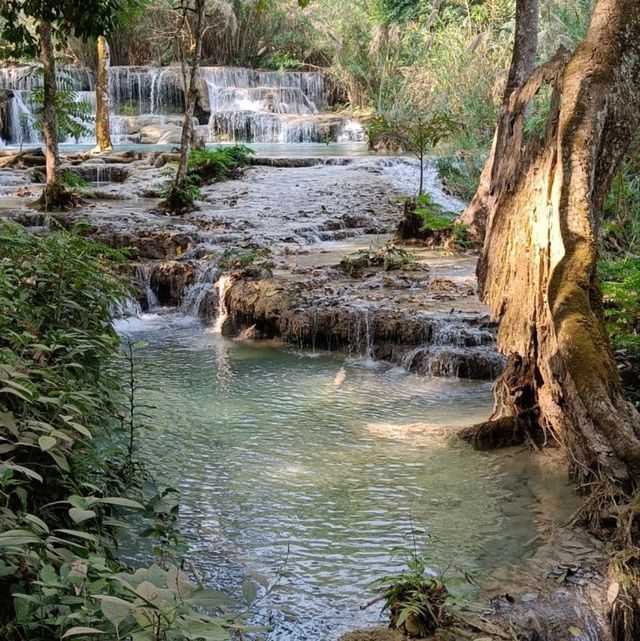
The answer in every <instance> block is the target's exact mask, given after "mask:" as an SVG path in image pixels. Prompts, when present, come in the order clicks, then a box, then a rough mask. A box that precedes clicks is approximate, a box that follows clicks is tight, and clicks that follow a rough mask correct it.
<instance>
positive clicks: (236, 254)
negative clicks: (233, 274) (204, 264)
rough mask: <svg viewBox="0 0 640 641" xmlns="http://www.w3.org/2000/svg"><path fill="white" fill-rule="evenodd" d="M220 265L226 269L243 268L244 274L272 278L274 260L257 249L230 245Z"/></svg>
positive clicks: (245, 275)
mask: <svg viewBox="0 0 640 641" xmlns="http://www.w3.org/2000/svg"><path fill="white" fill-rule="evenodd" d="M218 266H219V267H220V268H221V269H226V270H242V271H243V276H244V277H245V278H246V277H254V278H271V276H273V262H272V261H271V260H270V258H269V256H268V255H267V254H266V253H265V252H262V251H258V250H255V249H244V248H242V247H229V248H227V249H225V250H224V252H223V254H222V256H221V257H220V260H219V261H218Z"/></svg>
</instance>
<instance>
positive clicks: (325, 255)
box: [2, 152, 502, 379]
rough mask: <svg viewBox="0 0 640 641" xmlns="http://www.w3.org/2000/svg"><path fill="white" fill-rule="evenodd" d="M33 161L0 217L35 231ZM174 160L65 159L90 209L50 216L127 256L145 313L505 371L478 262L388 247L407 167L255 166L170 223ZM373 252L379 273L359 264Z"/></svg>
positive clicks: (437, 364)
mask: <svg viewBox="0 0 640 641" xmlns="http://www.w3.org/2000/svg"><path fill="white" fill-rule="evenodd" d="M37 159H38V156H37V154H26V155H25V159H24V160H23V161H15V160H14V161H13V162H12V163H11V164H10V168H7V169H5V171H3V172H2V174H3V178H2V190H3V193H4V194H5V196H4V198H3V200H4V204H5V207H4V215H5V216H9V217H12V218H15V219H16V220H19V221H21V222H23V223H25V224H35V225H38V224H42V222H43V218H42V216H41V215H40V214H39V213H37V212H35V211H33V210H31V209H30V207H29V203H30V202H31V201H32V200H33V199H34V198H35V197H36V195H37V193H38V190H39V186H38V185H37V184H35V183H34V181H36V180H38V177H39V172H40V167H39V166H38V164H37ZM172 159H173V156H172V155H171V154H167V153H163V152H155V153H143V152H126V153H112V154H108V155H103V156H100V157H92V156H88V155H86V154H84V155H83V154H76V155H68V156H66V157H65V167H64V168H65V169H67V170H70V171H72V172H74V173H75V174H77V175H78V176H79V177H81V178H82V179H84V180H86V181H89V182H90V183H91V184H92V187H91V191H92V199H91V200H88V201H87V202H86V204H85V205H84V206H82V207H80V208H78V209H77V210H74V211H73V212H69V213H64V214H60V215H58V219H59V220H61V221H63V223H64V224H65V225H72V224H73V223H74V222H76V221H77V220H80V219H85V220H87V221H88V223H89V226H90V228H91V234H92V236H94V237H95V238H96V239H98V240H100V241H102V242H104V243H106V244H108V245H110V246H112V247H116V248H124V247H130V248H132V260H133V263H134V269H133V272H134V273H135V280H136V285H137V291H138V298H139V302H140V304H141V306H142V307H143V309H145V308H148V307H149V305H150V304H151V303H154V304H156V303H157V304H160V305H169V306H178V307H180V306H181V307H182V308H183V309H184V310H185V311H187V312H190V313H192V314H194V315H198V316H200V317H201V318H203V319H205V320H206V321H207V322H210V323H211V324H212V325H213V324H215V323H216V322H217V324H218V329H219V330H220V331H221V332H222V333H223V334H225V335H228V336H237V337H240V336H241V337H243V338H245V339H261V338H276V337H277V338H281V339H283V340H285V341H287V342H291V343H295V344H299V345H303V346H308V347H318V348H328V349H340V350H344V351H346V352H347V353H349V354H351V355H353V356H357V357H362V358H366V359H369V360H371V361H374V360H386V361H390V362H393V363H396V364H397V365H400V366H402V367H404V368H405V369H406V370H411V371H415V372H418V373H423V374H429V375H433V376H445V377H463V378H474V379H492V378H494V377H495V376H496V375H497V373H498V372H499V371H500V368H501V366H502V358H501V357H500V356H499V355H498V354H497V353H496V350H495V342H494V328H493V327H492V326H491V325H490V324H489V323H488V319H487V314H486V310H485V309H484V307H483V306H482V305H481V304H480V303H479V302H478V301H477V298H476V295H475V293H476V292H475V277H474V265H475V258H474V257H473V256H465V255H456V256H454V255H446V254H443V253H442V252H437V251H436V252H434V251H426V250H421V249H419V248H418V249H417V248H408V249H407V250H406V253H405V252H404V250H396V249H395V248H394V247H393V246H392V245H390V243H391V241H392V234H393V230H394V229H395V227H396V225H397V222H398V220H399V218H400V216H401V204H400V200H399V199H400V197H401V196H402V194H403V192H406V191H407V185H410V184H412V180H413V178H415V171H416V167H415V165H414V164H413V163H412V162H411V161H410V160H406V159H395V158H384V157H382V158H368V157H364V158H348V157H333V156H319V157H315V158H314V157H307V158H268V157H262V158H260V157H259V158H253V160H252V166H250V167H248V168H247V169H246V170H244V172H243V174H242V176H241V177H239V178H238V179H235V180H229V181H227V182H223V183H215V184H212V185H208V186H205V187H204V188H203V190H202V192H203V201H202V202H200V203H199V210H198V211H197V212H195V213H193V214H190V215H188V216H185V217H180V218H177V217H171V216H166V215H164V214H162V213H161V212H159V211H158V210H157V209H156V205H157V202H158V196H159V192H160V190H161V188H162V185H163V183H164V182H165V181H166V178H167V172H168V171H170V169H169V168H168V167H167V162H169V161H171V160H172ZM5 162H6V161H5ZM6 164H7V165H9V163H8V162H6ZM429 185H430V190H431V192H432V193H433V196H434V198H435V199H436V200H437V201H438V202H440V203H441V204H442V205H444V206H445V207H447V208H449V209H457V208H460V206H461V204H460V203H459V202H457V201H455V200H454V199H452V198H449V197H448V196H446V194H444V193H443V192H442V190H441V189H440V185H439V183H438V180H437V178H436V175H435V172H434V171H433V170H430V172H429ZM389 252H390V253H389ZM376 254H377V256H378V258H379V260H378V262H379V263H380V264H379V265H375V264H372V265H364V266H361V265H360V262H362V260H364V263H366V262H367V260H368V259H371V258H372V257H373V259H374V263H375V262H376V261H375V258H376V256H375V255H376ZM392 254H393V255H396V254H397V256H396V258H397V257H400V261H399V262H398V264H392V263H393V261H391V263H389V261H388V260H387V258H386V257H387V256H388V255H392ZM352 264H355V265H356V268H355V269H354V268H352Z"/></svg>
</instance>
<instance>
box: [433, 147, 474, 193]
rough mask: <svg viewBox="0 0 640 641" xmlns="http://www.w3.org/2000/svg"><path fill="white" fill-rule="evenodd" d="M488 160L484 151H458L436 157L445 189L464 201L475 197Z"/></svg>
mask: <svg viewBox="0 0 640 641" xmlns="http://www.w3.org/2000/svg"><path fill="white" fill-rule="evenodd" d="M485 160H486V154H484V153H477V152H476V153H472V152H470V153H457V154H455V155H452V156H443V157H441V158H438V159H436V167H437V169H438V174H439V175H440V179H441V180H442V184H443V185H444V188H445V191H446V192H447V193H449V194H451V195H452V196H454V197H455V198H459V199H460V200H463V201H464V202H470V201H471V199H472V198H473V197H474V195H475V193H476V191H477V189H478V184H479V182H480V174H481V173H482V168H483V166H484V162H485Z"/></svg>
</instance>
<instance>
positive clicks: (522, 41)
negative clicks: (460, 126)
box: [460, 0, 539, 242]
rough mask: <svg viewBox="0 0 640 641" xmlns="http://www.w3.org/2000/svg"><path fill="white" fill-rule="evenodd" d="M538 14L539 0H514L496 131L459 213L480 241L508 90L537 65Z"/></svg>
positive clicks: (504, 122)
mask: <svg viewBox="0 0 640 641" xmlns="http://www.w3.org/2000/svg"><path fill="white" fill-rule="evenodd" d="M538 14H539V0H516V28H515V35H514V43H513V54H512V57H511V65H510V67H509V75H508V77H507V84H506V86H505V91H504V96H503V99H502V107H501V110H500V116H499V118H498V126H497V129H496V135H495V136H494V139H493V143H492V145H491V151H490V152H489V157H488V158H487V161H486V163H485V165H484V167H483V169H482V174H481V175H480V183H479V186H478V189H477V191H476V193H475V195H474V197H473V200H472V201H471V203H470V204H469V206H468V207H467V208H466V209H465V211H464V212H463V213H462V215H461V216H460V222H461V223H464V224H465V225H467V227H468V229H469V233H470V234H471V237H472V238H473V239H475V240H476V241H479V242H482V240H483V238H484V235H485V230H486V224H487V218H488V216H489V210H490V208H491V197H492V194H493V186H492V181H493V176H494V172H495V171H496V170H497V164H498V163H500V162H501V160H502V158H503V155H504V150H502V149H499V148H498V147H497V143H498V141H499V140H501V139H502V136H501V134H500V129H504V128H505V127H507V126H508V113H507V112H508V105H509V99H510V98H511V94H512V93H513V92H514V91H515V90H516V89H518V88H519V87H521V86H522V84H523V83H524V82H525V80H526V79H527V78H528V77H529V76H530V75H531V74H532V72H533V70H534V69H535V66H536V55H537V51H538Z"/></svg>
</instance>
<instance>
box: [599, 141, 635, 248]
mask: <svg viewBox="0 0 640 641" xmlns="http://www.w3.org/2000/svg"><path fill="white" fill-rule="evenodd" d="M601 238H602V243H603V245H604V250H605V252H606V253H607V254H608V255H609V256H611V257H619V256H628V255H632V256H633V255H638V254H640V141H638V140H634V141H633V143H632V144H631V147H630V149H629V151H628V152H627V155H626V156H625V158H624V160H623V162H622V165H621V166H620V169H619V171H618V173H617V174H616V175H615V176H614V178H613V182H612V184H611V190H610V192H609V195H608V198H607V201H606V203H605V207H604V221H603V224H602V229H601Z"/></svg>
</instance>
